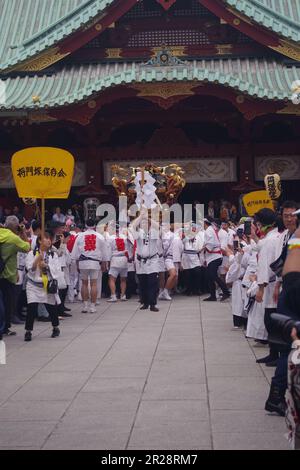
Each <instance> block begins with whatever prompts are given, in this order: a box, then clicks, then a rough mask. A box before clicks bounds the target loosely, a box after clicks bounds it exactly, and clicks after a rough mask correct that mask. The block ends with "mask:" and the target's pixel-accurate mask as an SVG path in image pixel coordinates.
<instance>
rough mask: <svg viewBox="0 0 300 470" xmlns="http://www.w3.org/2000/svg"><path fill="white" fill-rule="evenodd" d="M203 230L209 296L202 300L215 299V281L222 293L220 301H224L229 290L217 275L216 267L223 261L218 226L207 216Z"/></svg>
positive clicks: (211, 300) (209, 300)
mask: <svg viewBox="0 0 300 470" xmlns="http://www.w3.org/2000/svg"><path fill="white" fill-rule="evenodd" d="M204 230H205V232H204V251H205V261H206V265H207V277H208V287H209V292H210V296H209V297H207V298H206V299H204V301H206V302H215V301H216V300H217V297H216V283H217V284H218V285H219V287H220V288H221V290H222V293H223V296H222V298H221V301H224V300H226V299H228V298H229V297H230V292H229V290H228V287H227V286H226V284H225V282H224V281H223V280H222V279H221V278H220V277H219V276H218V269H219V267H220V266H221V265H222V261H223V255H222V249H221V242H220V239H219V235H218V227H217V225H216V224H215V223H214V221H213V219H211V218H207V219H204Z"/></svg>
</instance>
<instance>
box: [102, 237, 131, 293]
mask: <svg viewBox="0 0 300 470" xmlns="http://www.w3.org/2000/svg"><path fill="white" fill-rule="evenodd" d="M109 251H110V254H109V257H110V266H109V272H108V275H109V281H108V283H109V288H110V293H111V297H110V299H108V300H107V302H117V295H116V281H117V278H118V277H119V276H120V287H121V300H122V301H126V300H127V298H126V286H127V275H128V258H129V242H128V237H127V233H126V231H125V229H123V230H122V229H117V232H116V234H115V235H112V236H111V237H110V239H109Z"/></svg>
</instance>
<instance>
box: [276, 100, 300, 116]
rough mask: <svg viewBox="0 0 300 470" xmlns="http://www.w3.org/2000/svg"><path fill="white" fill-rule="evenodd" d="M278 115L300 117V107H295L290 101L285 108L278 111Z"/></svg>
mask: <svg viewBox="0 0 300 470" xmlns="http://www.w3.org/2000/svg"><path fill="white" fill-rule="evenodd" d="M276 114H294V115H296V116H300V106H295V105H294V104H293V103H291V102H290V101H289V102H288V104H286V105H285V107H284V108H282V109H279V110H278V111H276Z"/></svg>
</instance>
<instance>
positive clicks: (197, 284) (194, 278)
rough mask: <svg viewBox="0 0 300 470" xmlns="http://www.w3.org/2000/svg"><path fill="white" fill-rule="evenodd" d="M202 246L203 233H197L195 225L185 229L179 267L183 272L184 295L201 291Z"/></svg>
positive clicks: (197, 293)
mask: <svg viewBox="0 0 300 470" xmlns="http://www.w3.org/2000/svg"><path fill="white" fill-rule="evenodd" d="M203 244H204V234H203V232H198V233H197V230H196V226H195V225H191V224H190V226H189V227H186V228H185V231H184V237H183V239H182V246H183V249H182V256H181V267H182V270H183V276H184V284H185V286H186V291H185V293H186V295H193V294H194V295H199V294H200V290H201V284H202V283H201V266H202V262H201V259H202V258H201V252H202V249H203Z"/></svg>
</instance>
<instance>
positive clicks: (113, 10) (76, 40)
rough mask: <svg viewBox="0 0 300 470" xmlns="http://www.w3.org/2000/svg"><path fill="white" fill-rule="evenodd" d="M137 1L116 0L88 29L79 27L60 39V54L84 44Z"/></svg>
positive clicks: (69, 51)
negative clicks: (79, 28)
mask: <svg viewBox="0 0 300 470" xmlns="http://www.w3.org/2000/svg"><path fill="white" fill-rule="evenodd" d="M137 2H138V0H118V1H117V2H116V3H114V4H113V5H112V6H111V7H109V9H108V11H107V14H106V15H105V16H104V18H101V19H99V21H97V22H96V23H94V24H93V25H91V26H90V27H89V28H88V29H86V30H83V29H81V30H79V31H77V32H76V33H74V34H73V35H71V36H69V37H68V38H66V39H65V40H64V41H62V43H61V44H60V47H59V52H60V53H62V54H64V53H71V52H74V51H76V50H77V49H79V48H80V47H82V46H84V45H85V44H87V43H88V42H90V41H91V40H92V39H94V38H95V37H97V36H98V35H99V34H101V33H102V32H103V31H105V30H106V29H107V28H108V27H109V26H110V25H111V24H112V23H114V22H115V21H117V20H118V19H119V18H121V17H122V16H123V15H125V13H127V12H128V11H129V10H130V9H131V8H132V7H134V5H135V4H136V3H137Z"/></svg>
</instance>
